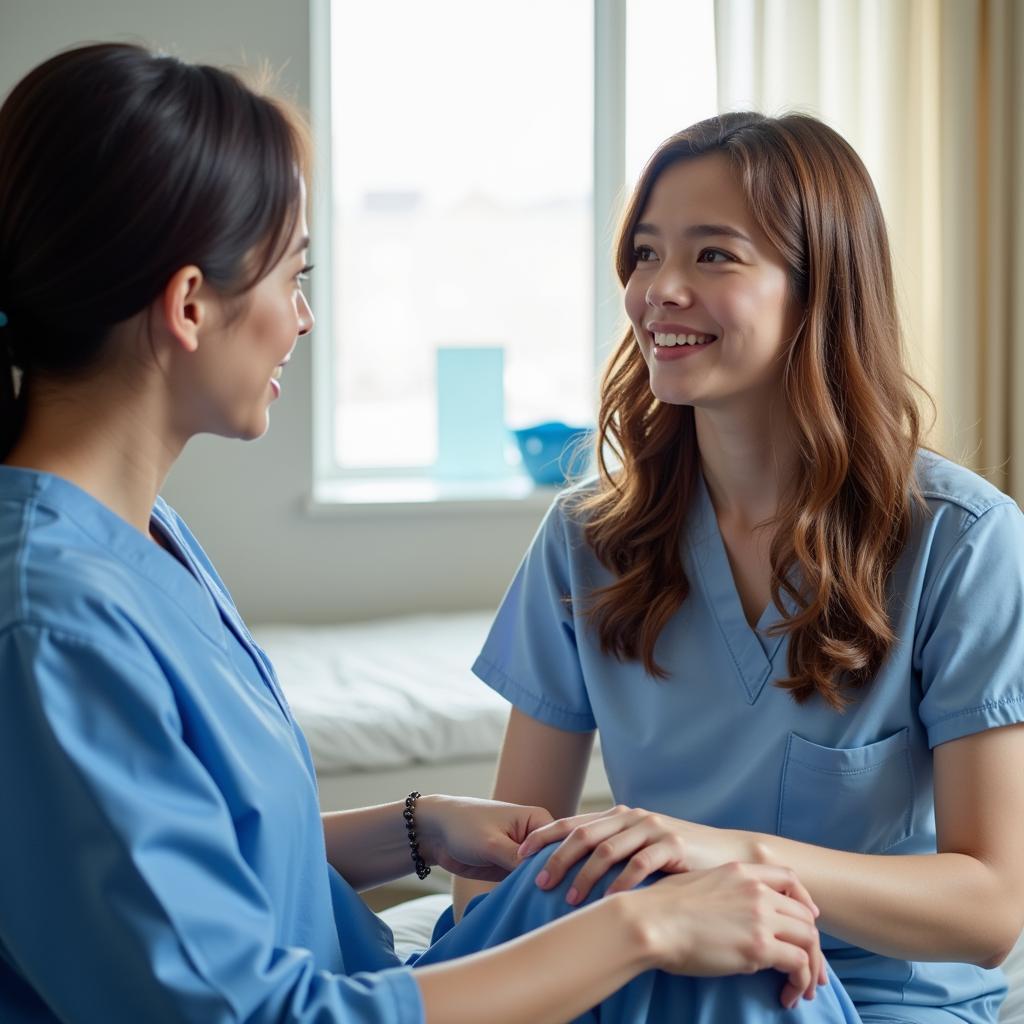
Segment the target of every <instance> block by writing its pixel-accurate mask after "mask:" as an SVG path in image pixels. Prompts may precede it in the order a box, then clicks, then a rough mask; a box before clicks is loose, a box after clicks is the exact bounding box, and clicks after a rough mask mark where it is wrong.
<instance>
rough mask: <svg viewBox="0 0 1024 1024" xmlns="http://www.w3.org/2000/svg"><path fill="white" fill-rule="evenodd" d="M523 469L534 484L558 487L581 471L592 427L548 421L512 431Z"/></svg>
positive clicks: (586, 457)
mask: <svg viewBox="0 0 1024 1024" xmlns="http://www.w3.org/2000/svg"><path fill="white" fill-rule="evenodd" d="M512 434H513V436H514V437H515V439H516V443H517V444H518V445H519V452H520V454H521V455H522V456H523V465H524V466H525V467H526V472H527V473H529V474H530V478H531V479H532V480H533V482H534V483H535V484H540V485H542V486H545V487H551V486H561V485H563V484H565V483H566V482H567V480H568V479H569V478H571V477H573V476H577V475H578V474H580V473H582V472H583V471H584V470H585V469H586V468H587V464H588V462H589V459H590V442H591V440H592V439H593V436H594V430H593V428H592V427H571V426H569V424H568V423H560V422H558V421H550V422H548V423H538V424H537V425H536V426H532V427H523V428H522V429H521V430H513V431H512Z"/></svg>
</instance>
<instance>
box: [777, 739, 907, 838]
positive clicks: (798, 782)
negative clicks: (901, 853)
mask: <svg viewBox="0 0 1024 1024" xmlns="http://www.w3.org/2000/svg"><path fill="white" fill-rule="evenodd" d="M913 820H914V777H913V767H912V764H911V760H910V742H909V731H908V730H907V729H900V731H899V732H897V733H893V735H892V736H888V737H886V738H885V739H883V740H878V742H876V743H869V744H868V745H867V746H866V747H851V748H849V749H846V750H840V749H837V748H835V747H823V746H821V745H820V744H817V743H812V742H811V741H810V740H805V739H804V738H803V737H802V736H798V735H797V734H796V733H795V732H791V733H790V734H789V740H788V742H787V743H786V757H785V761H784V763H783V766H782V786H781V791H780V793H779V820H778V834H779V835H780V836H786V837H787V838H789V839H796V840H799V841H800V842H804V843H813V844H815V845H817V846H827V847H830V848H832V849H834V850H848V851H850V852H853V853H884V852H885V851H886V850H888V849H890V848H891V847H893V846H895V845H896V844H897V843H901V842H903V840H904V839H906V838H907V837H908V836H910V834H911V830H912V823H913Z"/></svg>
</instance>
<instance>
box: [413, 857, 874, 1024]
mask: <svg viewBox="0 0 1024 1024" xmlns="http://www.w3.org/2000/svg"><path fill="white" fill-rule="evenodd" d="M556 849H557V845H556V844H552V845H551V846H549V847H546V848H545V849H544V850H542V851H541V852H540V853H538V854H537V855H536V856H534V857H531V858H530V860H529V861H527V862H526V863H525V864H523V865H522V866H521V867H519V868H518V869H517V870H516V871H514V872H513V873H512V874H511V875H510V876H509V877H508V878H506V879H505V881H503V882H502V883H501V884H500V885H499V886H498V887H497V888H496V889H494V890H493V891H492V892H490V893H488V894H487V895H486V896H480V897H477V898H476V899H475V900H473V901H472V902H471V903H470V905H469V908H468V909H467V911H466V914H465V915H464V917H463V919H462V920H461V921H460V922H459V923H458V924H457V925H454V924H453V917H452V912H451V909H450V908H449V909H448V910H447V911H445V913H444V914H443V915H442V916H441V918H440V920H439V921H438V923H437V927H436V928H435V929H434V937H433V942H432V945H431V946H430V948H429V949H428V950H427V951H426V952H424V953H422V954H420V955H419V956H418V957H415V958H414V959H412V960H411V961H410V962H411V963H414V964H415V966H421V965H426V964H433V963H440V962H442V961H444V960H452V959H454V958H455V957H459V956H466V955H468V954H470V953H475V952H478V951H479V950H481V949H487V948H488V947H491V946H496V945H498V944H499V943H501V942H506V941H508V940H509V939H514V938H516V937H517V936H520V935H523V934H524V933H525V932H528V931H532V930H533V929H534V928H539V927H541V926H542V925H545V924H547V923H548V922H549V921H554V920H557V919H558V918H559V917H562V916H563V915H564V914H567V913H571V912H572V910H573V909H574V908H573V907H571V906H570V905H569V904H568V903H566V902H565V895H566V893H567V892H568V890H569V887H570V886H571V885H572V879H573V878H574V877H575V874H576V872H577V871H578V870H579V869H580V867H582V862H581V863H580V864H578V865H576V867H574V868H573V870H571V871H570V872H569V873H568V875H567V876H566V878H564V879H563V880H562V882H561V884H560V885H559V886H558V887H557V888H555V889H551V890H547V891H544V890H541V889H538V888H537V886H536V885H535V883H534V879H535V878H536V876H537V875H538V874H539V872H540V870H541V868H543V866H544V864H545V863H546V862H547V859H548V857H549V856H550V855H551V854H552V853H553V852H554V851H555V850H556ZM616 874H617V872H616V871H612V872H609V873H608V874H607V875H606V876H605V877H604V878H603V879H602V880H601V882H600V883H599V884H598V885H596V886H595V887H594V890H593V892H592V893H591V894H590V896H589V897H588V898H587V900H586V902H587V903H590V902H591V901H592V900H594V899H597V898H598V897H599V896H600V895H602V894H603V893H604V890H605V889H606V888H607V887H608V886H609V885H610V884H611V883H612V881H613V880H614V878H615V876H616ZM572 955H573V951H572V950H571V949H566V950H565V956H566V957H571V956H572ZM784 984H785V978H784V977H783V975H782V974H780V973H779V972H777V971H770V970H769V971H760V972H759V973H757V974H753V975H731V976H729V977H724V978H690V977H681V976H677V975H671V974H666V973H664V972H662V971H647V972H646V973H644V974H641V975H639V976H638V977H636V978H635V979H634V980H633V981H631V982H629V984H627V985H625V986H624V987H623V988H621V989H620V990H619V991H618V992H616V993H615V994H614V995H612V996H610V997H609V998H608V999H606V1000H605V1001H604V1002H603V1003H601V1004H600V1005H598V1006H596V1007H594V1009H592V1010H590V1011H588V1012H587V1013H585V1014H584V1015H583V1016H582V1017H577V1018H576V1021H575V1022H574V1024H593V1022H595V1021H605V1022H609V1021H610V1022H614V1024H644V1022H651V1024H740V1022H752V1024H761V1022H767V1021H793V1022H794V1024H797V1022H799V1024H860V1020H861V1019H860V1017H859V1016H858V1014H857V1011H856V1009H855V1008H854V1006H853V1003H852V1002H851V1000H850V998H849V996H848V995H847V994H846V991H845V990H844V989H843V987H842V985H841V984H840V983H839V981H838V980H837V979H836V976H835V975H834V974H833V973H832V969H831V968H828V984H826V985H822V986H820V987H819V988H818V990H817V995H816V996H815V998H814V999H813V1001H808V1000H805V999H801V1000H800V1002H799V1003H798V1004H797V1006H796V1007H795V1009H793V1010H785V1009H783V1007H782V1004H781V1003H780V1002H779V995H780V993H781V992H782V987H783V985H784Z"/></svg>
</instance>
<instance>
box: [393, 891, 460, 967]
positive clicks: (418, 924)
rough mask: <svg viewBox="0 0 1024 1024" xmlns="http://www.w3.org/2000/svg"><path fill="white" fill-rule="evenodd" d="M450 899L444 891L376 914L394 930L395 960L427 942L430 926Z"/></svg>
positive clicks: (428, 940)
mask: <svg viewBox="0 0 1024 1024" xmlns="http://www.w3.org/2000/svg"><path fill="white" fill-rule="evenodd" d="M451 901H452V900H451V897H450V896H449V895H448V894H447V893H443V892H439V893H434V894H433V895H431V896H420V897H419V898H418V899H414V900H409V901H408V902H406V903H399V904H398V905H397V906H394V907H388V909H387V910H382V911H380V913H379V914H378V916H379V917H381V918H383V919H384V921H385V922H386V923H387V925H388V927H389V928H390V929H391V931H392V932H393V933H394V936H395V952H396V953H397V954H398V956H399V959H401V960H405V959H406V957H408V956H409V954H410V953H413V952H415V951H416V950H420V949H426V948H427V946H429V945H430V936H431V935H433V934H434V925H435V924H436V923H437V919H438V918H439V917H440V916H441V914H442V913H444V910H445V908H446V907H447V906H448V904H449V903H451Z"/></svg>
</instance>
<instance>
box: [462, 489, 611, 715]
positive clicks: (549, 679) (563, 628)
mask: <svg viewBox="0 0 1024 1024" xmlns="http://www.w3.org/2000/svg"><path fill="white" fill-rule="evenodd" d="M566 527H567V524H566V522H565V519H564V512H563V509H562V506H561V501H559V500H556V501H555V503H554V504H553V505H552V506H551V508H550V509H549V510H548V513H547V515H546V516H545V517H544V521H543V522H542V523H541V525H540V529H539V530H538V531H537V535H536V537H534V539H533V543H532V544H531V545H530V549H529V550H528V551H527V553H526V557H525V558H524V559H523V562H522V564H521V565H520V566H519V570H518V571H517V572H516V575H515V578H514V579H513V580H512V583H511V585H510V586H509V588H508V591H507V592H506V594H505V597H504V599H503V600H502V602H501V606H500V607H499V609H498V614H497V616H496V618H495V620H494V624H493V625H492V626H491V631H490V633H489V635H488V637H487V640H486V642H485V643H484V647H483V650H482V651H481V653H480V656H479V657H478V658H477V660H476V662H475V663H474V665H473V671H474V672H475V673H476V674H477V675H478V676H479V677H480V678H481V679H482V680H483V681H484V682H485V683H487V684H488V686H491V687H493V689H495V690H497V691H498V693H500V694H501V695H502V696H503V697H505V698H506V699H507V700H508V701H509V702H511V703H512V704H514V705H515V706H516V707H517V708H519V710H520V711H522V712H524V713H525V714H527V715H529V716H530V717H531V718H536V719H538V720H539V721H541V722H544V723H546V724H547V725H551V726H554V727H555V728H558V729H564V730H566V731H567V732H589V731H591V730H593V729H594V728H596V722H595V721H594V715H593V712H592V711H591V708H590V701H589V698H588V696H587V689H586V685H585V683H584V678H583V670H582V667H581V665H580V656H579V651H578V649H577V636H576V626H575V622H574V617H573V611H572V605H571V600H570V599H571V598H572V597H573V596H574V595H573V586H572V570H571V565H570V553H571V549H570V543H569V538H568V536H567V528H566Z"/></svg>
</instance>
